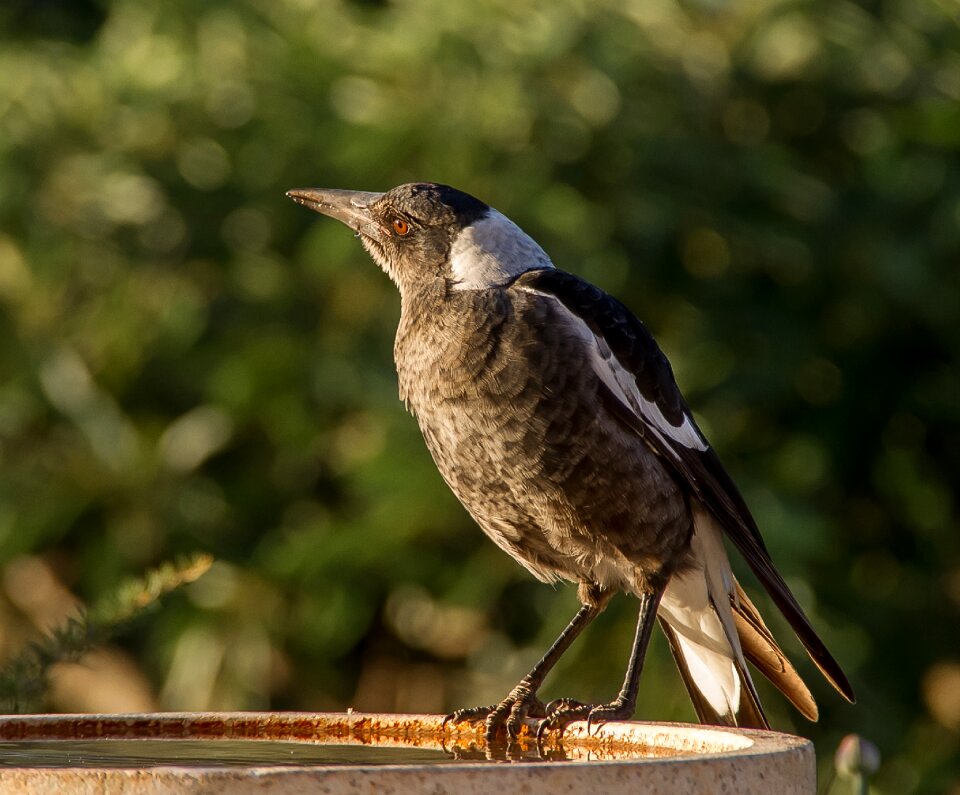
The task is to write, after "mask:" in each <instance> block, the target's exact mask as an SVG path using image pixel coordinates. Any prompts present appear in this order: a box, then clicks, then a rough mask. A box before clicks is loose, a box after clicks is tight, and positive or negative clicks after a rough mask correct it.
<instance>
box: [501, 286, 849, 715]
mask: <svg viewBox="0 0 960 795" xmlns="http://www.w3.org/2000/svg"><path fill="white" fill-rule="evenodd" d="M512 288H514V289H521V290H526V291H529V292H534V293H539V294H541V295H544V296H549V297H552V298H554V299H556V300H557V301H559V302H560V304H562V305H563V307H564V308H565V309H566V310H567V311H568V312H569V313H570V314H571V316H572V318H571V320H572V322H574V323H578V324H581V325H582V326H584V327H585V329H586V330H588V331H589V333H591V334H592V335H593V337H595V339H596V343H597V346H596V351H597V356H596V359H595V362H594V366H595V369H596V370H597V374H598V375H599V377H600V392H601V396H602V397H603V399H604V400H605V401H606V403H607V404H608V405H609V406H610V408H611V409H612V411H613V412H614V413H615V414H616V415H617V416H618V417H619V418H620V420H621V421H622V422H624V423H625V424H626V425H627V426H628V427H630V428H631V429H632V430H633V431H634V432H636V433H637V435H638V436H640V437H641V438H642V439H643V440H644V441H645V442H646V443H647V444H648V445H649V446H650V447H651V448H652V449H653V450H654V451H655V452H656V453H657V454H658V455H659V456H661V458H662V459H663V460H664V461H665V462H666V463H667V464H668V466H669V467H670V468H671V469H672V470H673V471H674V472H675V473H676V475H677V476H678V477H679V479H680V480H681V481H682V482H684V483H686V485H687V486H688V487H689V488H690V490H691V491H692V492H693V493H694V494H695V495H696V496H697V497H698V498H699V499H700V501H701V502H702V503H703V504H704V506H706V508H707V509H708V510H709V511H710V512H711V513H713V515H714V516H716V518H717V520H718V521H719V523H720V525H721V527H722V528H723V529H724V531H725V532H726V534H727V535H728V536H729V538H730V540H731V541H732V542H733V543H734V545H735V546H736V547H737V549H739V550H740V553H741V554H742V555H743V556H744V558H746V560H747V563H749V564H750V568H752V569H753V571H754V573H755V574H756V575H757V577H758V578H759V580H760V582H761V583H763V586H764V587H765V588H766V590H767V591H768V592H769V594H770V596H771V597H772V598H773V601H774V602H775V603H776V605H777V607H779V608H780V610H781V611H782V612H783V614H784V616H785V617H786V619H787V620H788V621H789V622H790V625H791V626H792V627H793V629H794V631H795V632H796V633H797V636H798V637H799V638H800V640H801V642H802V643H803V645H804V647H805V648H806V650H807V652H808V653H809V654H810V657H811V658H812V659H813V661H814V663H816V665H817V667H818V668H819V669H820V670H821V671H822V672H823V674H824V676H825V677H826V678H827V679H828V680H829V681H830V682H831V683H832V684H833V686H834V687H836V688H837V690H838V691H839V692H840V693H841V694H842V695H843V696H844V697H845V698H847V699H848V700H849V701H851V702H852V701H853V700H854V695H853V689H852V688H851V686H850V683H849V681H848V680H847V678H846V676H845V675H844V673H843V671H842V670H841V668H840V665H839V664H838V663H837V661H836V660H835V659H834V658H833V656H832V655H831V654H830V652H829V651H828V650H827V647H826V646H825V645H824V643H823V641H821V640H820V638H819V637H818V636H817V634H816V632H815V631H814V629H813V627H812V626H811V625H810V621H809V620H808V619H807V617H806V615H805V614H804V612H803V610H802V609H801V607H800V605H799V604H798V603H797V600H796V599H795V598H794V596H793V594H792V593H791V592H790V589H789V588H788V587H787V584H786V583H785V582H784V581H783V578H782V577H781V576H780V573H779V572H778V571H777V570H776V568H775V567H774V565H773V561H772V560H771V558H770V553H769V552H768V551H767V547H766V544H764V542H763V538H761V536H760V531H759V529H758V528H757V524H756V522H755V521H754V519H753V517H752V516H751V514H750V511H749V509H748V508H747V505H746V503H745V502H744V500H743V497H742V496H741V495H740V491H739V490H738V489H737V487H736V485H735V484H734V482H733V480H732V479H731V478H730V476H729V475H728V474H727V472H726V470H725V469H724V467H723V464H721V462H720V459H719V457H718V456H717V454H716V452H715V451H714V450H713V448H711V447H710V445H709V444H708V443H707V441H706V439H704V437H703V434H702V433H701V432H700V429H699V428H697V425H696V422H695V421H694V419H693V415H692V414H691V412H690V409H689V407H688V406H687V404H686V401H685V400H684V399H683V396H682V395H681V393H680V389H679V387H678V386H677V383H676V380H675V379H674V376H673V370H672V368H671V367H670V363H669V361H667V357H666V356H664V354H663V352H662V351H661V350H660V348H659V346H658V345H657V343H656V341H655V340H654V339H653V336H652V335H651V334H650V332H649V331H648V330H647V329H646V327H645V326H644V325H643V323H641V322H640V321H639V320H638V319H637V318H636V317H635V316H634V315H633V313H632V312H630V310H629V309H627V308H626V307H625V306H624V305H623V304H622V303H620V302H619V301H617V300H616V299H615V298H613V297H612V296H610V295H607V294H606V293H605V292H604V291H603V290H601V289H599V288H598V287H594V286H593V285H592V284H590V283H589V282H586V281H584V280H583V279H580V278H579V277H577V276H573V275H572V274H569V273H565V272H564V271H561V270H558V269H553V268H550V269H542V270H532V271H527V272H526V273H524V274H521V275H520V276H519V277H518V278H517V279H516V280H514V282H513V284H512ZM585 333H586V332H585Z"/></svg>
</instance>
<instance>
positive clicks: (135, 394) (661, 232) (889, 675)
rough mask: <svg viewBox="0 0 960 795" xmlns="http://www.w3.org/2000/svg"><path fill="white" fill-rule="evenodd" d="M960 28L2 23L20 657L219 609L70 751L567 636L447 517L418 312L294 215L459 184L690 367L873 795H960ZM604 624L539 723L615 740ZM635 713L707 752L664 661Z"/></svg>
mask: <svg viewBox="0 0 960 795" xmlns="http://www.w3.org/2000/svg"><path fill="white" fill-rule="evenodd" d="M958 20H960V6H958V5H957V3H956V2H955V0H869V1H867V0H864V2H850V1H848V0H809V1H808V2H803V3H797V2H792V1H791V0H742V2H723V0H682V1H681V0H634V1H633V2H629V1H628V0H619V1H616V0H591V1H590V2H587V0H553V1H552V2H533V1H532V0H531V1H529V2H527V1H526V0H520V1H519V2H518V1H517V0H509V1H508V0H484V1H483V2H472V3H452V2H449V1H448V0H396V1H395V2H377V1H376V0H367V1H366V2H362V1H360V0H357V1H356V2H347V1H346V0H342V1H340V2H338V1H337V0H232V1H231V2H218V1H217V0H211V1H210V2H204V3H196V2H187V0H170V2H166V3H163V4H148V3H133V2H129V1H125V0H115V1H111V0H5V2H4V3H3V5H2V7H0V334H2V339H3V344H2V345H0V658H3V659H10V658H12V657H14V656H15V655H16V654H17V653H18V652H20V651H22V649H23V648H24V647H25V645H26V644H28V643H30V642H31V641H33V640H35V639H36V638H37V637H38V636H39V634H40V633H41V632H43V631H46V630H48V629H49V628H51V627H54V626H57V625H59V624H62V622H63V621H65V620H66V619H67V618H68V617H70V616H72V615H76V613H77V610H78V609H81V608H82V607H83V606H84V605H90V604H93V603H95V602H97V601H98V600H101V599H103V598H104V597H105V595H108V594H110V593H111V592H112V591H114V590H115V589H116V588H117V587H118V584H119V583H120V582H121V581H123V580H124V579H125V578H128V577H129V576H132V575H138V574H140V573H142V572H143V571H145V570H147V569H149V568H151V567H154V566H157V565H158V564H160V563H162V562H164V561H167V560H171V559H173V558H175V557H176V556H178V555H182V554H188V553H193V552H197V551H200V552H205V553H209V554H212V555H213V556H214V558H215V561H216V562H215V563H214V564H213V567H212V568H211V570H210V571H209V572H208V573H207V574H206V575H205V576H204V577H202V578H201V579H200V580H198V581H197V582H196V583H194V584H192V585H188V586H186V587H184V588H182V589H179V590H178V591H177V592H176V593H174V594H172V595H170V596H169V597H167V598H166V599H165V600H164V602H163V603H162V604H161V605H160V606H159V607H158V608H157V609H155V610H154V611H152V612H151V613H150V615H149V616H148V617H146V618H144V619H143V620H140V621H138V622H136V623H135V624H133V625H132V626H131V627H130V628H129V629H128V630H127V631H126V632H124V633H122V634H121V635H120V636H119V637H117V638H116V639H115V640H113V641H112V642H111V643H110V644H108V645H106V646H104V647H102V648H100V649H98V650H96V651H95V652H93V653H91V654H88V655H86V656H85V657H84V659H83V660H82V661H81V663H80V664H62V665H60V666H58V667H57V668H56V669H55V670H54V676H53V678H52V688H51V690H50V691H49V693H48V694H47V696H46V698H45V699H44V700H43V701H42V703H39V704H37V705H35V708H37V709H44V710H52V711H58V710H59V711H72V710H77V711H109V710H146V709H162V710H206V709H218V710H234V709H298V710H340V709H344V708H346V707H348V706H352V707H354V708H356V709H359V710H378V711H394V710H398V711H413V712H445V711H448V710H450V709H452V708H455V707H459V706H467V705H473V704H479V703H488V702H491V701H494V700H499V698H501V697H502V696H503V695H504V694H505V693H506V691H507V690H508V689H509V688H510V687H512V686H513V685H514V684H515V682H516V680H517V679H518V678H519V677H520V676H521V675H522V674H523V673H525V672H526V671H527V669H528V668H529V667H530V665H531V664H532V663H533V662H534V661H535V660H536V659H537V658H538V657H539V654H540V653H541V652H542V651H543V650H544V649H545V648H546V646H547V644H548V643H549V642H550V641H551V640H552V639H553V638H554V636H555V635H556V634H557V633H558V632H559V630H560V629H561V628H562V627H563V626H564V625H565V623H566V621H567V620H568V619H569V617H570V616H571V615H572V614H573V612H574V611H575V609H576V606H577V602H576V596H575V593H574V589H573V588H571V587H558V588H551V587H549V586H545V585H542V584H540V583H537V582H534V581H533V580H532V579H531V578H530V577H529V576H528V575H527V574H526V573H525V572H524V571H523V570H522V569H520V567H518V566H517V565H516V564H515V563H513V562H512V561H511V560H510V559H509V558H508V557H507V556H506V555H505V554H504V553H502V552H500V551H499V550H497V549H496V548H495V547H494V546H493V544H491V543H490V542H489V541H487V540H486V539H485V538H484V537H483V535H482V533H481V532H480V531H479V529H478V528H477V527H476V526H474V525H473V523H472V522H471V521H470V520H469V518H468V517H467V515H466V513H465V512H464V511H463V510H462V509H461V508H460V506H459V505H458V503H457V502H456V501H455V499H454V498H453V497H452V496H451V495H450V494H449V493H448V492H447V490H446V488H445V486H444V485H443V483H442V481H441V480H440V477H439V476H438V475H437V473H436V471H435V469H434V466H433V464H432V462H431V461H430V459H429V457H428V455H427V453H426V451H425V448H424V445H423V443H422V440H421V439H420V436H419V432H418V430H417V427H416V424H415V422H414V421H413V420H412V419H411V418H410V417H409V416H408V415H406V414H405V413H404V411H403V408H402V406H401V404H400V403H399V401H398V399H397V396H396V379H395V374H394V370H393V362H392V356H391V347H392V337H393V332H394V329H395V325H396V321H397V318H398V314H399V302H398V298H397V295H396V293H395V290H394V288H393V286H392V285H391V284H390V283H389V282H388V280H387V278H386V277H385V276H384V275H383V274H381V273H380V272H379V271H378V270H377V269H376V267H375V266H374V265H373V264H372V262H371V261H370V260H369V258H368V257H367V256H366V254H365V253H364V252H363V251H362V250H361V248H360V246H359V245H358V243H357V241H356V240H354V239H353V238H352V237H351V235H350V234H349V233H348V232H347V231H346V230H344V229H343V227H342V226H340V225H339V224H337V223H335V222H332V221H329V220H324V219H320V218H319V217H318V216H316V215H315V214H313V213H310V212H308V211H307V210H305V209H303V208H301V207H297V206H295V205H294V204H293V203H291V202H290V201H289V200H288V199H286V198H285V197H284V195H283V194H284V191H285V190H287V189H288V188H292V187H302V186H322V187H342V188H354V189H362V190H384V189H387V188H390V187H392V186H394V185H396V184H399V183H401V182H406V181H411V180H434V181H443V182H448V183H451V184H453V185H456V186H457V187H460V188H462V189H464V190H467V191H469V192H471V193H474V194H475V195H477V196H479V197H480V198H482V199H484V200H486V201H487V202H489V203H490V204H492V205H494V206H496V207H497V208H499V209H500V210H501V211H503V212H504V213H506V214H507V215H509V216H510V217H511V218H513V219H514V220H516V221H517V222H518V223H519V224H520V225H521V226H522V227H524V228H525V229H526V230H527V231H528V232H529V233H531V234H532V235H533V236H534V237H535V238H537V239H538V240H539V241H540V242H541V243H542V244H543V245H544V247H545V248H546V249H547V251H548V252H550V254H551V255H552V257H553V259H554V261H555V262H556V264H557V265H558V266H560V267H562V268H565V269H567V270H570V271H573V272H575V273H577V274H579V275H581V276H584V277H586V278H588V279H590V280H592V281H594V282H596V283H597V284H599V285H600V286H602V287H604V288H605V289H606V290H608V291H610V292H612V293H614V294H616V295H617V296H619V297H620V298H622V299H623V300H625V302H626V303H627V304H628V305H629V306H630V307H631V308H632V309H634V310H635V311H636V312H637V314H638V315H639V316H640V317H641V318H643V319H644V320H645V322H646V323H647V324H648V326H649V327H650V328H651V329H652V330H653V331H654V333H655V334H656V335H657V337H658V339H659V341H660V343H661V345H662V346H663V348H664V349H665V350H666V352H667V354H668V355H669V356H670V357H671V359H672V361H673V364H674V366H675V369H676V372H677V377H678V379H679V381H680V384H681V386H682V387H683V389H684V390H685V392H686V395H687V397H688V399H689V401H690V402H691V404H692V405H693V407H694V409H695V410H696V413H697V417H698V419H699V421H700V423H701V425H702V426H703V428H704V430H705V432H706V433H707V435H708V436H709V437H710V438H711V439H712V441H713V442H714V444H715V446H716V447H717V448H718V450H719V451H720V454H721V456H722V458H723V459H724V461H725V462H726V463H727V466H728V468H729V469H730V470H731V472H732V474H733V475H734V477H735V479H736V480H737V482H738V483H739V484H740V486H741V488H742V489H743V491H744V493H745V495H746V497H747V501H748V502H749V504H750V505H751V507H752V509H753V511H754V512H755V515H756V517H757V520H758V521H759V524H760V526H761V528H762V530H763V532H764V534H765V536H766V538H767V540H768V543H769V546H770V547H771V550H772V552H773V554H774V557H775V559H776V560H777V562H778V564H779V566H780V567H781V569H782V570H783V572H784V573H785V575H786V578H787V580H788V582H789V583H790V584H791V586H792V588H793V589H794V591H795V593H796V594H797V596H798V598H799V600H800V602H801V603H802V604H803V605H804V606H805V607H806V608H807V610H808V611H809V612H810V614H811V617H812V619H813V621H814V624H815V626H816V627H817V628H818V630H819V631H820V632H821V634H822V635H823V637H824V639H825V640H826V641H827V643H828V645H829V646H830V648H831V649H832V650H833V651H834V653H835V654H836V656H837V657H838V659H839V660H841V661H842V663H843V664H844V665H845V667H846V669H847V671H848V673H849V674H850V677H851V679H852V681H853V683H854V686H855V688H856V690H857V693H858V695H859V698H860V703H859V704H858V705H857V706H855V707H851V706H849V705H847V704H845V703H844V702H843V701H842V700H841V699H840V698H839V696H837V695H836V694H834V693H833V692H832V691H831V690H830V688H829V686H828V685H826V683H825V682H824V681H823V680H822V679H821V678H820V677H819V675H818V674H817V672H816V670H815V669H814V667H813V666H812V665H811V664H810V663H809V661H808V660H807V659H806V657H805V656H804V655H803V652H802V650H801V649H800V648H799V645H798V644H797V643H796V642H795V640H794V638H793V636H792V634H791V633H790V631H789V629H788V628H787V627H786V626H785V624H784V622H783V621H781V620H780V619H779V616H778V615H777V614H776V611H775V609H774V608H773V607H772V605H771V604H770V602H769V601H768V600H767V599H766V597H764V596H761V594H760V593H758V591H757V588H756V582H755V581H754V580H753V579H752V577H751V576H750V575H749V573H748V572H747V571H746V569H745V567H743V566H740V561H739V560H737V561H736V562H735V565H736V566H738V567H739V570H740V571H741V572H742V573H743V576H742V579H743V581H744V584H745V585H746V586H747V590H748V592H749V593H750V594H751V596H752V597H753V598H754V600H755V601H757V603H758V604H759V605H760V606H761V609H763V611H764V613H765V615H766V616H767V617H768V621H769V623H770V625H771V627H772V628H773V629H774V631H775V633H776V634H778V636H779V637H780V638H781V640H782V642H783V645H784V647H785V648H786V649H787V650H788V652H790V653H791V655H792V656H793V658H794V659H795V661H796V662H797V663H798V666H799V667H800V669H801V672H802V673H803V674H804V675H805V676H806V678H807V679H808V681H809V682H810V684H811V687H812V689H813V691H814V693H815V695H816V696H817V698H818V701H819V702H820V707H821V719H820V722H819V723H818V724H808V723H806V722H805V721H803V719H802V718H799V716H797V715H796V714H795V713H793V712H791V711H790V709H789V707H788V706H787V705H786V702H785V701H784V700H783V699H782V698H780V697H779V696H777V695H775V694H774V693H773V692H772V691H771V690H770V689H769V688H766V687H764V689H763V690H762V694H763V695H764V696H765V701H766V704H767V707H768V710H769V713H770V717H771V719H772V722H773V723H774V725H775V727H776V728H778V729H781V730H785V731H793V732H797V733H800V734H803V735H805V736H808V737H811V738H812V739H814V741H815V742H816V744H817V749H818V756H819V759H820V764H821V768H822V770H823V774H822V776H821V786H823V787H828V786H829V785H830V776H831V773H830V772H829V770H830V766H831V755H832V753H833V750H834V748H836V746H837V743H838V741H839V740H840V738H841V737H842V736H843V735H845V734H848V733H850V732H861V733H863V734H864V735H865V736H866V737H868V738H869V739H870V740H872V741H873V742H875V743H876V744H877V745H878V746H879V747H880V750H881V752H882V754H883V758H884V763H883V767H882V768H881V770H880V772H879V775H878V776H877V778H876V780H875V782H874V785H873V786H874V791H875V792H877V793H939V792H948V793H951V794H952V795H956V794H957V793H960V784H958V780H960V779H958V776H960V527H958V522H957V494H958V491H957V485H958V482H957V481H958V477H957V473H958V471H960V422H958V420H960V376H958V372H960V371H958V359H960V356H958V352H960V156H958V155H960V23H958ZM635 608H636V605H635V603H634V602H632V601H631V600H629V599H626V598H621V599H618V600H615V601H614V603H613V604H612V605H611V607H610V608H609V609H608V611H607V612H606V613H605V614H604V615H603V616H602V617H601V619H599V620H598V621H597V622H596V625H595V626H594V628H593V629H592V630H591V631H590V632H589V633H588V634H587V636H586V637H585V638H584V639H583V640H582V641H581V642H579V643H578V644H577V645H576V646H575V647H574V648H573V649H572V650H571V651H570V653H569V654H568V655H567V656H566V657H565V658H564V659H563V661H562V663H561V665H560V666H559V667H558V670H557V671H556V673H555V674H554V675H553V676H552V677H551V678H550V679H549V680H548V682H547V685H546V687H545V688H544V690H543V693H542V694H543V695H544V696H545V697H546V698H548V699H549V698H554V697H558V696H561V695H572V696H576V697H578V698H582V699H603V700H609V699H610V698H611V697H613V695H614V694H615V692H616V690H617V688H618V687H619V684H620V681H621V678H622V673H623V668H624V665H625V661H626V656H627V653H628V648H629V643H630V640H631V638H632V632H633V623H634V620H635ZM644 674H645V675H644V682H643V686H642V691H641V700H640V707H639V715H641V716H642V717H644V718H650V719H669V720H694V719H695V716H694V712H693V710H692V708H691V707H690V705H689V703H688V700H687V696H686V694H685V692H684V690H683V687H682V684H681V682H680V680H679V678H678V676H677V675H676V673H675V671H674V668H673V662H672V660H671V659H670V655H669V651H668V650H667V648H666V645H665V643H664V642H663V640H662V638H659V637H658V638H657V639H655V641H654V644H653V648H652V650H651V654H650V656H649V659H648V664H647V669H646V670H645V672H644Z"/></svg>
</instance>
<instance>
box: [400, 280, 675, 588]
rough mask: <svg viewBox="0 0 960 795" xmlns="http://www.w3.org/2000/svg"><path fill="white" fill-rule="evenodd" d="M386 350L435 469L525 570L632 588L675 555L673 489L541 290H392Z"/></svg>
mask: <svg viewBox="0 0 960 795" xmlns="http://www.w3.org/2000/svg"><path fill="white" fill-rule="evenodd" d="M394 353H395V357H396V361H397V369H398V373H399V378H400V395H401V397H402V398H403V399H404V401H405V402H406V403H407V405H408V406H409V407H410V409H411V411H412V412H413V413H414V415H415V416H416V417H417V420H418V422H419V423H420V428H421V430H422V431H423V436H424V439H425V440H426V442H427V447H428V448H429V449H430V452H431V454H432V455H433V458H434V461H436V463H437V467H438V469H439V470H440V473H441V475H443V478H444V480H446V482H447V483H448V484H449V486H450V488H451V489H452V490H453V492H454V493H455V494H456V495H457V497H458V498H459V499H460V501H461V502H462V503H463V504H464V506H465V507H466V508H467V510H468V511H469V512H470V514H471V515H472V516H473V517H474V519H476V521H477V523H478V524H479V525H480V526H481V527H482V528H483V529H484V531H485V532H486V533H487V534H488V535H489V536H490V537H491V538H492V539H493V540H494V541H495V542H496V543H497V544H498V545H499V546H500V547H501V548H503V549H504V550H506V551H507V552H508V553H510V554H511V555H512V556H513V557H514V558H516V559H517V560H518V561H519V562H520V563H522V564H523V565H524V566H526V567H527V568H528V569H530V570H531V571H532V572H533V573H534V574H536V575H537V576H538V577H540V578H541V579H547V580H549V579H557V578H563V579H567V580H572V581H574V582H581V581H587V582H596V583H599V584H601V585H604V586H608V587H610V588H613V589H615V590H621V589H622V590H628V591H636V590H638V589H643V588H644V587H645V586H644V583H643V580H644V578H648V577H653V578H656V577H663V576H666V575H667V574H669V572H670V571H671V570H672V569H673V568H675V567H676V566H677V565H678V564H679V563H680V562H681V561H682V558H683V554H684V551H685V549H686V546H687V540H688V538H689V535H690V530H691V522H690V512H689V509H688V507H687V504H686V497H685V495H684V494H683V493H682V492H681V490H680V488H679V487H678V485H677V483H676V482H675V480H674V479H673V477H672V476H671V475H670V474H669V473H668V472H667V470H666V469H665V468H664V467H663V466H662V465H661V463H660V462H659V460H658V458H657V456H656V455H655V454H654V453H653V452H652V451H651V450H650V449H649V448H648V447H647V446H646V445H644V444H642V443H640V442H639V441H638V440H637V438H636V437H635V435H633V434H632V433H629V432H628V431H627V430H626V429H625V428H624V427H623V424H622V423H621V422H620V421H619V420H618V419H617V418H616V417H615V416H614V415H613V413H612V412H611V411H610V410H609V409H608V408H607V407H606V406H603V405H600V404H598V403H597V401H596V396H597V392H598V379H597V376H596V374H595V373H594V371H593V370H592V369H591V367H590V364H589V353H588V351H587V350H586V347H585V345H584V342H583V339H582V337H581V336H580V335H578V334H577V333H576V331H575V329H573V328H570V327H569V326H568V324H567V323H566V321H565V318H564V313H563V312H562V311H561V308H560V306H559V305H558V303H557V302H556V301H555V300H553V299H551V298H549V297H545V296H543V295H538V294H535V293H531V292H528V291H525V290H522V289H520V288H518V287H511V286H507V287H498V288H494V289H490V290H483V291H450V290H447V289H446V287H445V285H444V284H443V283H442V282H440V281H438V282H434V283H427V284H424V283H420V289H418V290H415V291H409V292H406V291H405V293H404V295H403V309H402V313H401V320H400V327H399V330H398V333H397V339H396V345H395V348H394ZM504 406H509V410H508V411H505V410H504ZM621 558H622V559H623V561H622V562H621ZM624 577H630V578H632V579H631V580H629V581H624Z"/></svg>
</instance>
